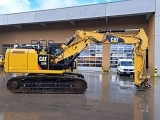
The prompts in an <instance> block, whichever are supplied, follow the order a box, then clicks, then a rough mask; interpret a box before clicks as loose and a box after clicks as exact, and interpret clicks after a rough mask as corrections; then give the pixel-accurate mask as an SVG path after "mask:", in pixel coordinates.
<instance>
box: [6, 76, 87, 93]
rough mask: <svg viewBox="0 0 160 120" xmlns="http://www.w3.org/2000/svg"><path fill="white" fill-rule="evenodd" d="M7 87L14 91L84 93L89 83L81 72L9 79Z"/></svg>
mask: <svg viewBox="0 0 160 120" xmlns="http://www.w3.org/2000/svg"><path fill="white" fill-rule="evenodd" d="M6 86H7V89H8V90H9V91H10V92H13V93H40V94H42V93H43V94H44V93H47V94H51V93H52V94H57V93H60V94H83V93H84V92H85V91H86V89H87V83H86V81H85V80H84V78H83V75H81V74H72V73H66V74H63V75H39V74H36V75H27V76H17V77H13V78H11V79H10V80H8V82H7V84H6Z"/></svg>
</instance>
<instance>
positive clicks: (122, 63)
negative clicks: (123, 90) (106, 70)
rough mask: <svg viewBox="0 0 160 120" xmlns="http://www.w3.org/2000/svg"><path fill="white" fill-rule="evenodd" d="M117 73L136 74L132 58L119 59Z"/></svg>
mask: <svg viewBox="0 0 160 120" xmlns="http://www.w3.org/2000/svg"><path fill="white" fill-rule="evenodd" d="M117 74H119V75H134V64H133V60H132V59H119V60H118V65H117Z"/></svg>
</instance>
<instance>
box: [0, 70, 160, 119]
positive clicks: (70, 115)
mask: <svg viewBox="0 0 160 120" xmlns="http://www.w3.org/2000/svg"><path fill="white" fill-rule="evenodd" d="M0 73H1V74H0V78H1V80H0V120H159V119H160V94H159V93H160V78H157V79H154V78H151V79H150V84H151V85H152V88H151V89H150V90H149V91H146V92H136V90H135V87H134V83H133V78H132V77H127V76H124V77H119V76H117V75H116V74H108V73H103V74H102V73H93V72H92V73H91V72H88V73H87V72H84V73H83V74H84V76H85V78H86V81H87V82H88V89H87V91H86V92H85V94H69V95H68V94H12V93H10V92H9V91H8V90H7V89H6V87H5V84H6V82H7V79H9V77H11V75H9V74H5V73H4V72H3V70H1V71H0Z"/></svg>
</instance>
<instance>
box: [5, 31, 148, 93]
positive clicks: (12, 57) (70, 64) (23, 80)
mask: <svg viewBox="0 0 160 120" xmlns="http://www.w3.org/2000/svg"><path fill="white" fill-rule="evenodd" d="M130 32H131V33H132V34H131V33H130ZM32 42H33V41H31V44H32ZM34 42H35V43H36V46H35V47H33V45H32V46H31V47H26V48H24V47H16V48H14V49H7V51H6V53H5V71H6V72H8V73H27V75H22V76H16V77H12V78H10V79H9V80H8V82H7V84H6V86H7V89H8V90H9V91H11V92H13V93H67V94H69V93H72V94H73V93H75V94H83V93H84V92H85V91H86V89H87V82H86V81H85V78H84V76H83V75H82V74H79V73H75V72H73V69H74V66H76V65H75V62H74V60H75V59H76V58H77V57H78V56H79V54H80V53H81V52H82V51H83V50H85V49H88V48H89V46H90V44H91V43H101V44H118V43H122V44H133V45H134V67H135V72H134V83H135V86H136V87H137V90H148V89H149V88H150V87H151V86H150V85H149V84H148V80H149V78H150V76H149V75H148V74H147V73H146V74H145V73H144V68H145V64H146V69H148V68H149V65H148V37H147V35H146V33H145V31H144V30H143V29H142V28H140V29H123V30H122V29H120V30H95V31H84V30H77V31H76V33H75V35H74V36H73V37H71V38H70V40H69V41H68V42H67V43H66V44H62V45H61V47H60V49H59V52H58V53H56V54H52V53H53V51H54V49H53V47H52V46H51V44H49V43H50V41H44V40H43V41H42V40H39V41H36V40H35V41H34ZM43 42H45V45H44V43H43ZM35 43H34V44H35ZM68 71H70V72H68Z"/></svg>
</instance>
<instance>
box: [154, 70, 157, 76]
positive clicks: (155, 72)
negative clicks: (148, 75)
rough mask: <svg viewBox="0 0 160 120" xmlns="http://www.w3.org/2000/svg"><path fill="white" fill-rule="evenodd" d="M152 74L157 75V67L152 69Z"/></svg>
mask: <svg viewBox="0 0 160 120" xmlns="http://www.w3.org/2000/svg"><path fill="white" fill-rule="evenodd" d="M154 76H155V77H156V76H157V68H155V69H154Z"/></svg>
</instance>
